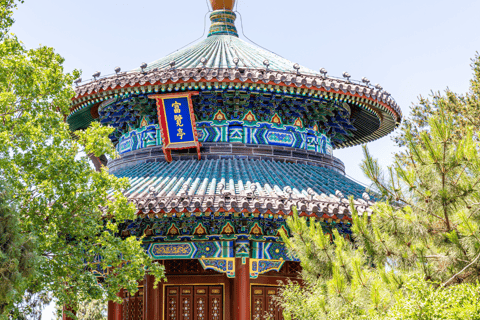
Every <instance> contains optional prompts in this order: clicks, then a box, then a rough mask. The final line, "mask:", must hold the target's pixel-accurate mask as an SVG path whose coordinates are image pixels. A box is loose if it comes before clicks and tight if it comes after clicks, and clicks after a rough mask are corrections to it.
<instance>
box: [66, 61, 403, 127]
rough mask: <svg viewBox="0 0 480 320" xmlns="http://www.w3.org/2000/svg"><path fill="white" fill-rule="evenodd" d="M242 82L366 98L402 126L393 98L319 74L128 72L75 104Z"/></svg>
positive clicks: (92, 85) (82, 89)
mask: <svg viewBox="0 0 480 320" xmlns="http://www.w3.org/2000/svg"><path fill="white" fill-rule="evenodd" d="M199 81H207V82H232V81H235V82H242V83H249V82H252V83H257V84H272V85H285V86H295V87H298V88H308V89H314V90H321V91H334V92H338V93H340V94H345V95H349V96H357V97H363V98H367V99H371V100H373V101H376V102H379V103H381V104H383V105H384V106H386V107H390V108H391V110H390V111H391V112H392V117H394V118H395V121H396V122H399V121H400V119H401V117H402V112H401V109H400V107H399V106H398V104H397V103H396V102H395V100H394V99H393V98H392V97H391V96H390V94H389V93H388V92H386V91H384V90H382V89H376V88H372V87H371V86H367V85H363V84H360V83H357V82H353V81H350V80H347V79H345V80H344V79H336V78H331V77H324V76H321V75H316V74H301V73H290V72H282V71H271V70H267V69H248V68H236V69H235V68H186V69H175V68H170V69H164V70H158V69H153V70H151V71H146V72H141V71H139V72H137V71H133V72H128V73H119V74H118V75H113V76H108V77H105V78H102V79H99V80H95V81H92V82H89V83H86V84H84V85H81V86H78V87H77V88H75V91H76V93H77V95H76V96H75V98H73V102H74V103H75V101H76V100H78V99H79V98H81V97H84V96H89V95H92V94H98V93H100V92H105V91H112V90H115V89H123V88H129V87H144V86H155V85H164V84H169V83H170V84H172V83H184V82H199Z"/></svg>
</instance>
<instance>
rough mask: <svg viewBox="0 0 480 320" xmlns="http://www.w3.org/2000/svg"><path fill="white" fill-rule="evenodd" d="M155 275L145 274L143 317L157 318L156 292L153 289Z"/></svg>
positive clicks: (150, 319) (153, 319) (148, 319)
mask: <svg viewBox="0 0 480 320" xmlns="http://www.w3.org/2000/svg"><path fill="white" fill-rule="evenodd" d="M154 281H155V277H154V276H152V275H149V274H147V275H145V282H144V283H145V285H144V286H143V290H144V292H143V308H144V309H143V319H145V320H155V319H157V317H156V315H155V292H154V290H153V283H154Z"/></svg>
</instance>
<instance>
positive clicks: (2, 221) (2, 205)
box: [0, 186, 36, 314]
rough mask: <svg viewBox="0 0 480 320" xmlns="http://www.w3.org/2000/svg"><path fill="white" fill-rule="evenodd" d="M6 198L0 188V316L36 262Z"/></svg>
mask: <svg viewBox="0 0 480 320" xmlns="http://www.w3.org/2000/svg"><path fill="white" fill-rule="evenodd" d="M7 199H8V197H7V190H5V188H4V187H2V186H0V249H1V250H0V279H1V280H0V314H4V313H5V312H6V309H7V307H8V306H9V304H10V303H11V302H12V301H14V299H15V296H16V294H17V293H18V292H23V291H24V290H25V287H26V284H27V283H28V280H29V279H30V278H31V277H32V276H33V273H34V265H35V260H36V257H35V252H34V249H33V245H34V244H33V241H32V239H31V237H28V236H23V235H22V233H21V230H20V226H19V224H20V223H19V221H18V216H17V215H16V214H15V212H14V211H15V208H12V207H11V206H10V205H9V203H8V200H7Z"/></svg>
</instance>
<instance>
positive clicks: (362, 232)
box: [281, 57, 480, 319]
mask: <svg viewBox="0 0 480 320" xmlns="http://www.w3.org/2000/svg"><path fill="white" fill-rule="evenodd" d="M478 59H479V58H478V57H477V60H476V61H477V62H478V61H479V60H478ZM475 68H476V69H475V72H476V75H478V71H479V70H480V64H478V63H476V64H475ZM478 80H479V78H478V77H477V76H476V77H475V78H474V81H473V82H472V88H476V89H475V90H478V86H476V85H477V84H478ZM475 86H476V87H475ZM472 92H473V93H472ZM472 92H471V93H468V94H466V95H465V96H462V97H460V96H456V97H457V98H458V99H453V98H452V96H449V95H448V94H447V95H445V96H443V97H438V98H437V99H434V100H433V101H432V102H431V104H432V106H433V108H432V110H435V111H434V112H432V113H431V115H430V116H429V117H427V118H426V119H425V120H426V123H425V125H424V126H423V127H422V128H421V129H419V130H416V131H413V130H412V128H411V127H410V126H404V127H403V129H402V132H403V138H402V139H403V143H404V145H405V151H403V152H402V153H401V154H398V155H397V156H396V160H395V162H394V164H393V165H392V166H390V167H389V168H388V169H387V170H386V171H385V172H384V171H383V170H382V169H381V168H380V167H379V165H378V161H377V160H375V159H374V158H373V157H372V156H371V155H370V153H369V152H368V149H367V148H366V147H364V155H365V160H364V161H363V163H362V168H363V170H364V172H365V174H366V175H367V176H368V177H369V178H370V179H371V180H372V182H373V185H374V190H375V191H376V192H377V196H378V197H379V198H381V199H382V201H378V202H377V204H376V205H375V206H374V208H373V214H372V215H371V216H368V215H367V214H364V215H363V216H362V215H360V214H359V213H358V212H356V211H355V208H354V206H353V201H354V200H353V199H351V204H352V205H351V211H352V217H353V224H352V232H353V241H347V240H345V239H344V238H343V237H342V236H340V235H339V234H338V233H337V232H335V231H334V233H333V234H332V235H325V234H323V232H322V228H321V225H320V223H319V222H316V221H315V220H313V219H312V220H310V221H306V220H305V219H302V218H299V217H298V216H296V215H294V216H293V217H291V218H289V219H288V221H287V223H288V226H289V228H290V230H291V232H292V237H291V238H288V237H286V235H285V234H284V235H283V239H284V241H285V243H286V245H287V247H288V248H289V251H290V252H291V254H292V255H294V256H296V257H297V258H299V259H300V261H301V265H302V267H303V271H302V278H303V280H304V281H305V285H304V286H303V287H301V286H300V285H298V284H295V283H289V284H288V285H287V286H286V287H285V289H284V291H283V292H282V302H281V303H282V306H283V308H284V310H285V315H286V316H287V317H289V316H292V317H293V318H294V319H313V318H314V319H351V318H352V319H361V318H365V319H372V318H385V319H391V318H398V317H399V312H401V311H402V310H405V312H407V311H408V310H410V311H411V308H407V307H405V308H403V307H402V306H405V303H407V301H410V302H411V301H413V300H414V299H412V298H411V297H412V296H415V297H417V298H418V297H419V296H420V297H422V296H423V297H424V298H425V301H424V302H425V303H424V302H423V301H421V300H420V301H418V300H417V305H416V306H415V307H414V310H415V312H413V313H412V312H410V313H409V314H408V315H404V316H402V318H404V319H428V318H429V317H430V315H431V314H433V311H435V310H433V309H432V306H434V305H437V304H436V303H437V302H438V301H437V300H435V299H436V298H435V297H439V296H444V293H445V292H446V290H447V291H448V290H449V292H452V293H454V292H456V293H458V294H459V293H461V290H457V289H455V288H457V287H456V286H458V285H461V286H464V288H465V290H467V289H469V290H473V291H474V292H475V290H476V292H478V289H479V286H478V281H479V280H480V151H479V150H480V148H479V145H478V136H477V132H475V131H473V129H477V128H474V126H472V125H470V124H468V123H467V122H466V120H465V119H466V117H464V115H462V116H461V117H460V116H459V115H458V113H455V112H452V110H462V108H464V106H466V105H470V106H472V101H476V100H475V99H477V97H478V94H477V93H478V91H473V90H472ZM475 95H476V96H475ZM467 102H468V103H467ZM477 108H478V106H477ZM470 112H471V113H472V114H473V113H474V112H475V111H470ZM476 112H478V110H477V111H476ZM459 124H462V126H461V127H459ZM331 237H332V238H333V241H332V240H331ZM419 293H421V294H419ZM299 297H300V298H299ZM477 300H478V296H477V297H475V298H473V300H472V301H469V302H468V306H469V308H466V310H467V309H468V310H470V311H469V312H470V314H464V318H466V319H473V318H475V316H476V315H477V314H478V312H477V311H478V310H480V309H478V308H477V305H479V306H480V302H478V301H477ZM428 301H436V302H435V303H427V302H428ZM457 307H458V305H457V306H456V307H455V308H457ZM470 307H471V308H470ZM452 308H454V307H453V305H452V307H451V309H445V310H443V311H441V312H451V311H452V310H453V309H452ZM432 310H433V311H432ZM435 312H440V311H438V310H437V311H435ZM394 315H395V316H394ZM427 315H428V316H427ZM430 318H431V319H434V318H442V317H440V316H438V315H437V316H431V317H430Z"/></svg>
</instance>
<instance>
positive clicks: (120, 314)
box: [113, 289, 123, 320]
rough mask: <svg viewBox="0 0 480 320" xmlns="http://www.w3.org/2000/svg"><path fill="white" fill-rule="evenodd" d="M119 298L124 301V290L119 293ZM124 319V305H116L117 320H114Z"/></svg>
mask: <svg viewBox="0 0 480 320" xmlns="http://www.w3.org/2000/svg"><path fill="white" fill-rule="evenodd" d="M117 296H119V297H120V299H122V301H123V289H122V290H120V292H119V293H117ZM122 319H123V303H122V304H119V303H115V318H113V320H122Z"/></svg>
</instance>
